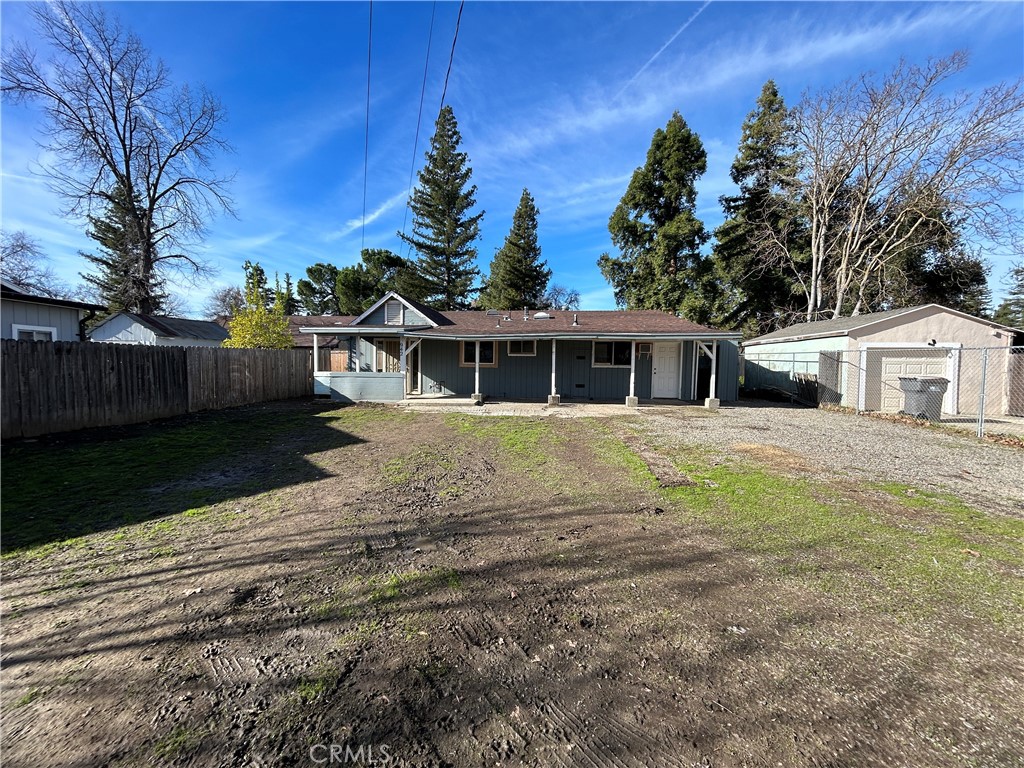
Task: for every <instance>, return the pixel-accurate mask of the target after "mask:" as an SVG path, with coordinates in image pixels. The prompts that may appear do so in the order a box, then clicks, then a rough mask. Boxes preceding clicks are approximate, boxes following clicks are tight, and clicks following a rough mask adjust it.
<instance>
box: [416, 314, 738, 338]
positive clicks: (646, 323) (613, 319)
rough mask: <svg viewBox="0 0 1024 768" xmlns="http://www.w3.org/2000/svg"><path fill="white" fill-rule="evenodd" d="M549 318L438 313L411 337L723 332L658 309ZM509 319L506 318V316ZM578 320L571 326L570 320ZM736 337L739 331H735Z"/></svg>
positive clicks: (585, 336) (711, 333)
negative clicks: (438, 321) (439, 318)
mask: <svg viewBox="0 0 1024 768" xmlns="http://www.w3.org/2000/svg"><path fill="white" fill-rule="evenodd" d="M545 312H547V314H549V315H550V316H551V317H550V318H548V319H537V318H536V314H537V312H536V311H531V312H530V313H529V316H530V319H529V320H524V319H523V312H522V310H519V311H515V310H513V311H512V312H509V313H502V314H498V315H489V314H487V313H486V312H483V311H480V310H467V311H460V312H441V313H440V314H441V315H443V316H444V317H445V318H446V319H447V320H448V321H449V322H450V324H449V325H442V326H439V327H437V328H431V329H429V330H424V331H417V332H414V333H413V334H412V335H414V336H455V337H459V336H487V337H495V336H526V335H530V336H533V335H543V336H547V335H552V334H557V335H559V336H580V337H584V338H587V337H590V336H594V335H623V336H628V335H634V336H656V335H671V336H677V335H685V334H692V335H721V334H724V333H726V332H724V331H718V330H715V329H714V328H708V327H707V326H704V325H698V324H697V323H693V322H691V321H689V320H686V319H685V318H682V317H676V316H675V315H671V314H669V313H668V312H659V311H657V310H628V311H627V310H618V311H596V310H591V311H578V312H571V311H561V310H545ZM506 318H508V319H506ZM574 320H575V321H577V324H576V325H574V324H573V322H574ZM736 335H737V337H738V335H739V334H736Z"/></svg>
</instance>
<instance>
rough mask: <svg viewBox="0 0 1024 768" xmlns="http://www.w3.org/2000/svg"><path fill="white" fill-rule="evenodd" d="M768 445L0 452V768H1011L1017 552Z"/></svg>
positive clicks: (1020, 567) (325, 419) (546, 440)
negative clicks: (0, 728) (0, 460)
mask: <svg viewBox="0 0 1024 768" xmlns="http://www.w3.org/2000/svg"><path fill="white" fill-rule="evenodd" d="M771 418H775V416H774V415H773V416H772V417H771ZM835 418H843V417H841V416H835ZM847 418H851V419H852V418H854V417H847ZM737 419H739V420H738V421H737ZM730 420H732V421H730ZM763 423H765V422H764V420H763V419H759V417H758V415H757V414H756V413H753V412H750V413H739V412H732V413H727V412H724V411H723V412H720V413H718V414H712V413H707V412H703V411H697V410H695V409H694V410H691V409H679V410H675V411H671V412H668V413H666V409H656V410H651V411H644V410H641V411H640V412H637V413H633V414H631V415H622V416H612V417H609V418H574V419H556V418H527V417H496V416H487V415H477V414H471V413H418V412H410V411H407V410H401V409H394V408H385V407H362V406H360V407H351V408H343V409H338V408H336V407H333V406H325V405H323V404H313V403H286V404H280V405H273V406H265V407H254V408H249V409H239V410H234V411H229V412H223V413H219V414H205V415H200V416H196V417H190V418H187V419H180V420H174V421H170V422H166V423H164V424H161V425H149V426H140V427H135V428H128V429H122V430H117V431H112V432H108V433H106V434H102V435H97V434H90V435H82V436H75V437H72V438H64V439H51V440H44V441H38V442H30V443H19V444H12V445H8V446H6V447H5V449H4V457H3V470H4V471H3V489H2V490H3V495H2V504H3V508H2V509H3V517H2V535H3V548H4V552H5V554H4V559H3V586H2V611H3V614H2V619H3V621H2V639H3V647H2V657H0V662H2V681H3V686H2V692H0V704H2V709H3V734H2V748H3V761H4V765H5V766H26V767H28V766H32V767H36V766H83V767H84V766H101V765H102V766H138V765H169V766H181V765H195V766H229V765H234V766H292V765H295V766H315V765H345V764H347V765H360V764H362V765H394V766H458V767H460V768H461V767H462V766H513V765H517V766H518V765H529V766H589V767H590V768H605V766H608V767H612V766H618V767H620V768H621V767H623V766H686V767H689V766H779V765H781V766H930V767H931V766H934V767H939V766H986V767H987V766H1024V721H1022V714H1021V713H1022V712H1024V707H1022V706H1021V702H1024V661H1022V657H1024V618H1022V616H1024V611H1022V609H1024V552H1022V547H1021V541H1022V540H1024V521H1022V520H1021V519H1019V518H1018V517H1016V516H1014V515H1013V514H1005V513H1006V512H1007V508H1006V507H1005V505H1000V504H993V505H992V506H991V508H988V507H987V506H986V504H985V503H984V496H983V495H982V496H980V497H972V498H970V499H969V500H968V501H965V500H964V499H965V496H966V495H965V494H962V493H960V492H959V490H958V487H957V486H955V485H947V486H943V485H942V484H941V483H932V484H930V485H928V486H925V485H923V484H912V483H908V482H907V478H906V476H905V475H904V474H903V473H901V472H900V471H897V470H896V469H894V470H893V471H892V472H888V473H886V472H884V471H883V472H877V471H874V472H872V473H871V475H870V476H868V475H866V474H863V473H861V472H859V471H857V470H856V469H854V470H851V471H850V472H840V471H831V470H830V471H827V472H824V471H822V466H823V465H825V464H827V466H830V467H831V466H832V462H834V461H836V460H835V459H834V458H829V459H828V461H827V462H824V460H823V459H822V457H820V456H818V455H816V453H817V452H819V451H820V452H826V453H827V452H829V451H833V452H835V453H836V454H837V455H838V453H841V451H842V450H843V449H842V447H841V446H840V447H839V448H834V447H833V448H829V447H826V448H822V447H821V446H820V445H817V444H816V441H810V440H808V441H805V443H804V444H803V445H799V446H793V445H789V444H788V443H786V441H780V440H774V439H773V434H774V433H772V432H771V431H765V430H759V429H754V428H751V429H747V427H746V426H744V427H743V428H742V429H740V428H739V426H738V425H741V424H742V425H753V426H758V425H761V424H763ZM730 424H732V425H733V426H732V427H730ZM887 426H891V427H894V428H898V425H887ZM734 428H735V429H734ZM781 429H782V428H780V434H781ZM712 430H719V431H721V434H720V436H719V437H717V438H716V439H715V440H711V439H709V437H708V436H709V435H710V434H712V432H711V431H712ZM722 430H724V431H722ZM730 430H733V431H730ZM716 434H718V433H716ZM943 439H952V440H955V441H957V446H956V448H955V450H956V451H959V452H961V453H962V455H963V456H964V457H969V459H964V460H970V461H975V460H977V461H978V462H981V464H982V465H985V466H995V467H1002V465H1003V464H1004V463H1005V464H1007V465H1008V466H1010V467H1013V466H1016V467H1018V469H1019V467H1021V466H1022V465H1024V452H1022V451H1020V450H1019V449H1013V448H1008V447H1005V446H997V445H990V444H981V443H978V442H976V441H973V440H971V439H969V438H963V439H961V438H956V437H953V438H946V437H944V438H943ZM951 450H953V449H951ZM830 456H831V454H830ZM848 460H849V462H850V465H851V467H856V466H859V461H860V458H859V457H857V456H849V458H848ZM823 462H824V464H823ZM972 466H973V465H972ZM1000 471H1002V470H1001V469H1000ZM1016 476H1017V477H1018V478H1019V476H1020V475H1019V474H1018V475H1016ZM979 499H980V500H979ZM1011 511H1012V510H1011Z"/></svg>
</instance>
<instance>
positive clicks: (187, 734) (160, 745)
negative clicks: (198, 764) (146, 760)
mask: <svg viewBox="0 0 1024 768" xmlns="http://www.w3.org/2000/svg"><path fill="white" fill-rule="evenodd" d="M206 734H207V731H206V730H205V729H202V728H188V727H186V726H184V725H179V726H177V727H176V728H175V729H174V730H173V731H171V732H170V733H169V734H167V735H166V736H164V737H163V738H162V739H160V740H159V741H157V742H156V744H154V745H153V755H154V756H155V757H157V758H159V759H161V760H177V759H179V758H182V757H185V756H186V755H189V754H191V753H193V752H195V751H196V750H197V749H198V748H199V745H200V744H201V743H202V741H203V739H204V738H205V737H206Z"/></svg>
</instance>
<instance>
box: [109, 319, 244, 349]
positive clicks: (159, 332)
mask: <svg viewBox="0 0 1024 768" xmlns="http://www.w3.org/2000/svg"><path fill="white" fill-rule="evenodd" d="M227 337H228V332H227V329H225V328H224V327H223V326H221V325H220V324H218V323H216V322H215V321H213V320H187V319H185V318H182V317H166V316H164V315H141V314H138V313H136V312H117V313H116V314H113V315H111V316H110V317H108V318H107V319H106V320H104V321H103V322H102V323H100V324H99V325H97V326H96V327H95V328H93V329H92V332H91V333H90V334H89V338H91V339H92V340H93V341H99V342H106V343H108V344H142V345H146V346H157V347H219V346H220V345H221V344H222V343H223V342H224V340H225V339H226V338H227Z"/></svg>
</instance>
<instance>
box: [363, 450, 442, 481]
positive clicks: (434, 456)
mask: <svg viewBox="0 0 1024 768" xmlns="http://www.w3.org/2000/svg"><path fill="white" fill-rule="evenodd" d="M457 465H458V458H457V456H456V455H455V454H453V453H450V452H449V453H442V452H440V451H438V450H437V449H435V448H429V447H421V448H417V449H416V450H414V451H412V452H411V453H409V454H406V455H405V456H396V457H395V458H393V459H389V460H388V461H386V462H384V466H383V467H381V475H382V476H383V478H384V480H385V481H386V482H388V483H390V484H391V485H405V484H406V483H408V482H409V481H410V480H411V479H412V478H414V477H416V476H417V475H424V474H427V473H434V472H436V471H438V470H440V471H441V472H450V471H451V470H453V469H455V468H456V466H457Z"/></svg>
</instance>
